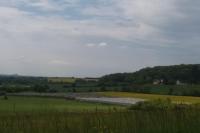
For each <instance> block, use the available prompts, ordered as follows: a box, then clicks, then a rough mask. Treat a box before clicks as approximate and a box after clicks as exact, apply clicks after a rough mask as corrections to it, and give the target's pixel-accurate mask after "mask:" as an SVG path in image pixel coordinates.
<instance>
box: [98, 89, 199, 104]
mask: <svg viewBox="0 0 200 133" xmlns="http://www.w3.org/2000/svg"><path fill="white" fill-rule="evenodd" d="M99 94H101V95H103V96H107V97H129V98H141V99H146V100H156V99H168V98H169V99H171V100H172V101H173V102H175V103H190V104H191V103H200V97H190V96H171V95H156V94H141V93H131V92H99Z"/></svg>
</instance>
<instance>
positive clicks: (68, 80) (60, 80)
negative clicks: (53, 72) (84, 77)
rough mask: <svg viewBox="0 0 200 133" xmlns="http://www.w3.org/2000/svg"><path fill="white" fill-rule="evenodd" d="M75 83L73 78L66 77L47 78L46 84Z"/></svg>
mask: <svg viewBox="0 0 200 133" xmlns="http://www.w3.org/2000/svg"><path fill="white" fill-rule="evenodd" d="M75 81H76V79H75V78H70V77H69V78H68V77H63V78H62V77H52V78H48V82H50V83H74V82H75Z"/></svg>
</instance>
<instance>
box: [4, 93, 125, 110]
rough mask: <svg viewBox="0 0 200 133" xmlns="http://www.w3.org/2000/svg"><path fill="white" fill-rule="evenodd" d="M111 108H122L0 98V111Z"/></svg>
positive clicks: (32, 98) (80, 103) (52, 99)
mask: <svg viewBox="0 0 200 133" xmlns="http://www.w3.org/2000/svg"><path fill="white" fill-rule="evenodd" d="M112 108H123V107H121V106H115V105H106V104H100V103H86V102H79V101H70V100H65V99H56V98H39V97H14V96H9V97H8V100H3V97H0V111H10V112H12V111H17V112H19V111H51V110H52V111H53V110H56V111H70V112H73V111H94V110H96V109H98V110H108V109H112Z"/></svg>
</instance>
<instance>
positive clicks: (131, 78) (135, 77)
mask: <svg viewBox="0 0 200 133" xmlns="http://www.w3.org/2000/svg"><path fill="white" fill-rule="evenodd" d="M156 81H161V82H162V83H163V84H176V83H177V81H178V82H179V83H184V84H198V83H200V64H193V65H174V66H156V67H153V68H150V67H148V68H144V69H141V70H139V71H137V72H134V73H117V74H111V75H106V76H103V77H102V78H101V80H100V84H102V85H109V86H113V85H124V84H152V83H153V82H156Z"/></svg>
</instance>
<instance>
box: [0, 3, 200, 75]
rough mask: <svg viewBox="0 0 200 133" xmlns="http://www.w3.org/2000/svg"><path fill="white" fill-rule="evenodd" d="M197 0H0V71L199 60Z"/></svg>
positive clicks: (81, 71) (99, 69) (66, 71)
mask: <svg viewBox="0 0 200 133" xmlns="http://www.w3.org/2000/svg"><path fill="white" fill-rule="evenodd" d="M199 13H200V1H199V0H0V73H2V74H15V73H17V74H23V75H35V76H81V77H84V76H101V75H104V74H109V73H115V72H133V71H135V70H138V69H140V68H143V67H147V66H156V65H172V64H187V63H190V64H192V63H200V15H199Z"/></svg>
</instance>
